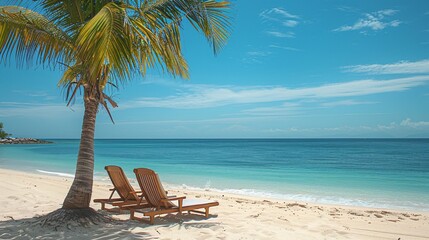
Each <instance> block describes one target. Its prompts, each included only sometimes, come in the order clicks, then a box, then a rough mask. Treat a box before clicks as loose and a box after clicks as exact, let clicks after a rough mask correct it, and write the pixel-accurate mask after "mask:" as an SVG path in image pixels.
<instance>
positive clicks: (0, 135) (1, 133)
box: [0, 122, 12, 138]
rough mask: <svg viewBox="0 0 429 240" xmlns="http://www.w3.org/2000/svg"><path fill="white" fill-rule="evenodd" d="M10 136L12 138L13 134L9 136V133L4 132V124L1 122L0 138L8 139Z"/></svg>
mask: <svg viewBox="0 0 429 240" xmlns="http://www.w3.org/2000/svg"><path fill="white" fill-rule="evenodd" d="M10 136H12V134H9V133H7V132H5V131H4V130H3V123H2V122H0V138H7V137H10Z"/></svg>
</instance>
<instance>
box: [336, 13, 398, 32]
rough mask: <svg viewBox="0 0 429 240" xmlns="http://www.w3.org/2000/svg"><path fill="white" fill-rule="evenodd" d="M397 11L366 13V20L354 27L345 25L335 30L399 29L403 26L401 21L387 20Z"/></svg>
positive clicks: (358, 21) (361, 20)
mask: <svg viewBox="0 0 429 240" xmlns="http://www.w3.org/2000/svg"><path fill="white" fill-rule="evenodd" d="M397 12H398V11H397V10H394V9H385V10H380V11H377V12H372V13H366V14H364V18H360V19H358V20H357V21H356V22H355V23H354V24H353V25H345V26H341V27H339V28H336V29H334V31H340V32H344V31H354V30H361V29H371V30H373V31H378V30H382V29H385V28H386V27H398V26H399V25H400V24H401V21H399V20H397V19H395V20H391V21H388V20H386V19H385V18H386V17H390V16H393V15H395V14H396V13H397Z"/></svg>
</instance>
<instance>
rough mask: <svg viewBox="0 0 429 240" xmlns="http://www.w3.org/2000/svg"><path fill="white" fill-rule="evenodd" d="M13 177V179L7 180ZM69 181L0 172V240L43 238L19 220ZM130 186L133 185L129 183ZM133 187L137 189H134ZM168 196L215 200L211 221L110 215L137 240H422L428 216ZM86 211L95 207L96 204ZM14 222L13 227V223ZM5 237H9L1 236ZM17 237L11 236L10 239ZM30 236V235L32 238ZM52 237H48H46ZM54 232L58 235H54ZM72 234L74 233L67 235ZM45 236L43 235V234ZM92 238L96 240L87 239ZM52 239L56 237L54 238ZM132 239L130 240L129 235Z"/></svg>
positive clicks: (45, 205)
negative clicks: (143, 220)
mask: <svg viewBox="0 0 429 240" xmlns="http://www.w3.org/2000/svg"><path fill="white" fill-rule="evenodd" d="M10 179H13V180H14V181H12V182H11V181H10ZM71 180H72V179H71V178H69V177H60V176H52V175H46V174H41V173H40V174H39V173H28V172H22V171H16V170H8V169H0V187H1V188H2V189H3V192H2V193H3V197H2V198H1V200H0V202H1V203H2V205H3V206H7V207H5V208H1V210H0V219H1V222H0V231H1V232H0V236H9V237H10V238H11V239H13V238H15V237H22V236H24V235H25V236H30V237H36V236H44V234H48V233H44V232H43V229H38V230H37V231H34V230H26V229H21V228H22V227H21V225H22V224H18V223H20V221H24V220H25V219H28V218H32V217H34V216H37V215H43V214H46V213H49V212H50V211H53V210H55V209H57V208H59V207H60V206H61V203H62V200H63V198H64V196H65V194H66V193H67V190H68V187H69V186H70V184H71ZM133 185H134V184H133ZM109 188H111V184H110V183H109V182H105V181H98V180H96V181H94V190H93V196H92V198H93V199H94V198H106V197H108V195H109V191H108V189H109ZM137 189H138V188H137ZM168 191H169V192H170V193H171V194H174V195H184V196H187V198H206V199H213V200H217V201H219V203H220V206H219V207H215V208H213V210H212V211H211V214H212V215H211V217H210V218H208V219H204V218H201V217H198V216H184V217H183V218H179V217H176V216H174V215H168V216H167V217H161V218H157V220H156V221H155V225H153V226H151V225H148V224H145V223H140V222H137V221H130V220H128V217H129V214H127V213H126V212H124V213H122V214H115V215H113V217H115V218H117V219H120V220H123V221H125V222H126V224H127V226H128V230H126V231H125V232H128V235H124V236H127V237H130V236H135V237H136V238H138V237H141V235H139V233H140V232H144V234H145V235H148V236H150V237H154V238H160V239H166V238H177V237H178V236H180V238H183V239H188V238H190V239H195V238H206V239H210V238H212V239H215V238H227V239H238V238H248V239H264V238H267V237H269V238H272V239H282V238H283V239H284V238H285V237H288V238H291V239H292V238H294V239H322V238H352V239H380V238H389V239H398V238H401V239H427V238H429V230H427V229H429V213H428V212H424V211H421V212H420V211H406V210H404V211H402V210H397V209H374V208H366V207H353V206H340V205H328V204H315V203H307V202H289V201H284V200H278V199H270V198H261V197H249V196H243V195H237V194H230V193H219V192H213V191H196V190H189V189H173V190H172V189H168ZM91 207H93V208H95V209H96V210H99V209H100V206H99V204H94V203H91ZM14 223H15V224H14ZM93 231H94V232H95V233H94V234H97V232H99V234H100V235H99V237H100V236H108V235H103V234H110V235H111V236H114V235H117V234H124V231H121V230H119V229H116V228H114V227H113V228H112V229H111V230H108V231H107V232H106V229H104V231H101V232H100V231H98V230H97V227H95V228H94V229H93ZM2 234H9V235H2ZM13 234H16V235H13ZM32 234H33V235H32ZM49 234H53V233H49ZM58 234H59V233H58ZM69 234H77V235H76V237H77V236H80V235H79V234H83V233H79V232H70V233H69ZM46 236H47V235H46ZM92 237H97V236H92ZM54 238H55V237H54ZM131 238H132V237H131Z"/></svg>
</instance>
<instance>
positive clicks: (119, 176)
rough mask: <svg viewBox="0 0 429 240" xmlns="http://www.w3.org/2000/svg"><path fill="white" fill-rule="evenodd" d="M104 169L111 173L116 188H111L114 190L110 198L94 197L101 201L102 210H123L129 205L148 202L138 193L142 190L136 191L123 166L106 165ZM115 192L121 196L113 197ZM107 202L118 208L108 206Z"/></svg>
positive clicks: (95, 200) (98, 201)
mask: <svg viewBox="0 0 429 240" xmlns="http://www.w3.org/2000/svg"><path fill="white" fill-rule="evenodd" d="M104 169H106V171H107V173H108V174H109V177H110V180H111V181H112V184H113V186H114V188H112V189H109V190H110V191H112V193H111V194H110V197H109V198H107V199H94V202H95V203H101V209H102V210H107V211H112V210H118V209H119V210H121V209H127V208H128V207H130V206H135V205H137V204H139V206H142V205H144V204H146V203H147V202H146V201H145V200H144V199H142V198H141V196H139V195H138V194H139V193H140V194H141V192H137V191H135V190H134V188H133V187H132V186H131V184H130V182H129V181H128V179H127V177H126V176H125V173H124V171H123V170H122V168H121V167H118V166H106V167H104ZM115 192H116V193H117V194H118V195H119V198H113V195H114V194H115ZM106 204H109V205H112V206H115V207H116V208H106Z"/></svg>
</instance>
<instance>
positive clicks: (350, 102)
mask: <svg viewBox="0 0 429 240" xmlns="http://www.w3.org/2000/svg"><path fill="white" fill-rule="evenodd" d="M374 103H376V102H365V101H356V100H342V101H335V102H327V103H322V104H321V105H322V106H323V107H338V106H353V105H363V104H374Z"/></svg>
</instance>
